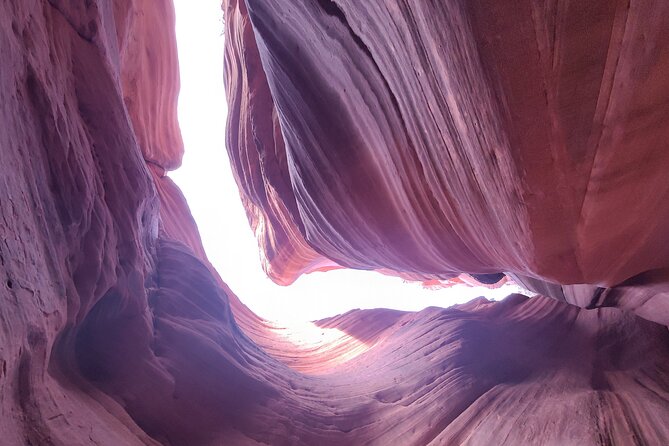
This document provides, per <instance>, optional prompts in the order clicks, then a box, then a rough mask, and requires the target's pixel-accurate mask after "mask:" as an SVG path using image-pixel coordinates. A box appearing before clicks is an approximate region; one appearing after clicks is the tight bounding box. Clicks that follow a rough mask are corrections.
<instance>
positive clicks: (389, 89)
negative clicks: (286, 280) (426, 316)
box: [227, 0, 669, 286]
mask: <svg viewBox="0 0 669 446" xmlns="http://www.w3.org/2000/svg"><path fill="white" fill-rule="evenodd" d="M359 3H360V2H356V1H346V0H336V1H331V0H320V1H306V0H304V1H289V0H282V1H276V2H264V1H259V0H248V1H247V2H246V4H247V5H248V6H249V9H248V11H246V9H245V7H244V5H242V4H238V2H236V1H230V2H228V11H227V17H228V23H229V25H230V26H229V27H228V37H229V39H228V48H229V49H228V53H227V56H228V57H227V68H228V71H229V74H228V75H227V81H228V90H229V92H230V93H229V94H230V97H231V108H230V109H231V121H230V127H232V128H230V129H229V130H230V131H229V135H230V136H229V141H228V143H229V147H230V152H231V157H232V158H233V159H235V160H236V163H235V164H234V166H235V169H236V170H237V172H238V176H239V178H240V185H241V186H242V188H243V189H244V190H245V191H246V194H247V195H248V196H251V197H253V200H254V204H255V205H256V206H261V207H263V210H264V212H265V214H266V216H263V217H262V218H260V220H261V223H260V226H263V227H266V226H270V225H271V228H272V229H271V230H270V229H264V230H263V231H262V232H263V236H265V237H271V234H272V233H273V232H274V233H281V234H288V235H289V236H290V237H291V238H290V240H289V241H288V242H285V241H284V238H285V237H283V235H282V236H281V237H276V238H275V239H274V242H273V243H268V242H264V243H263V244H262V246H263V247H266V246H267V245H271V246H272V248H273V250H274V251H276V250H277V249H278V250H279V252H280V253H281V252H286V253H290V252H292V251H295V250H296V246H301V245H302V244H304V242H305V240H306V241H307V243H308V245H309V246H311V247H312V248H313V249H314V250H315V251H317V252H319V253H321V254H322V255H324V256H325V257H327V258H330V259H333V260H335V261H336V262H337V263H339V264H341V265H347V266H353V267H357V268H372V269H379V268H386V269H389V270H395V271H402V272H404V273H415V274H423V275H427V276H428V277H442V278H448V277H449V276H453V275H455V274H457V273H459V272H461V271H468V272H479V273H490V272H499V271H511V272H515V273H519V274H524V275H530V276H534V277H541V278H544V279H546V280H549V281H553V282H556V283H593V284H597V285H600V286H614V285H617V284H619V283H620V282H622V281H624V280H626V279H628V278H630V277H633V276H635V275H637V274H641V273H643V272H645V271H648V270H652V269H657V268H664V267H667V265H668V262H669V251H668V250H667V249H668V248H667V246H669V244H668V243H667V237H668V234H669V228H668V227H667V225H668V224H669V223H668V222H669V218H668V217H669V207H668V206H667V205H666V197H667V192H668V188H669V182H668V181H666V179H665V174H664V170H665V169H664V167H665V166H667V165H668V162H669V159H668V158H667V157H668V156H669V151H667V150H666V149H667V136H668V134H667V132H669V130H667V126H666V125H665V123H666V122H667V117H668V116H669V107H667V106H666V104H667V101H668V100H669V83H668V82H666V73H667V70H669V47H668V46H667V45H665V44H664V42H666V41H667V38H668V37H669V35H668V34H669V12H668V10H667V9H668V8H669V5H667V4H666V2H661V1H646V2H628V1H613V2H611V1H595V2H577V3H570V4H568V5H567V4H564V3H561V2H553V1H546V2H532V1H523V2H520V3H517V2H506V1H504V2H487V1H474V2H459V1H440V2H427V3H426V2H418V3H417V4H415V2H405V1H382V2H366V3H365V4H364V5H362V4H359ZM251 27H253V30H254V33H253V34H252V31H251ZM254 39H255V41H254ZM586 41H587V44H585V43H584V42H586ZM256 52H257V53H256ZM258 58H260V60H258ZM261 64H262V68H263V69H264V74H263V70H261V69H260V65H261ZM263 75H265V77H264V78H263ZM268 88H269V91H270V92H271V101H270V98H269V94H270V93H268V92H267V89H268ZM245 101H246V102H245ZM277 122H278V124H277ZM261 123H264V124H261ZM233 126H238V129H237V128H235V127H233ZM277 127H280V129H281V132H282V133H281V135H280V136H279V135H278V132H277V130H276V129H277ZM233 130H238V131H237V132H235V131H233ZM236 138H239V139H236ZM284 142H285V144H284ZM251 151H252V152H253V156H255V157H256V158H253V157H252V156H251V155H249V152H251ZM242 162H243V163H244V166H243V168H240V163H242ZM277 169H278V172H277ZM267 171H269V172H267ZM277 178H281V179H282V181H283V183H285V182H287V180H286V178H289V179H290V184H291V188H290V189H287V188H286V187H284V186H283V185H282V184H283V183H282V184H277V183H278V181H277V180H276V179H277ZM260 186H264V188H261V187H260ZM263 193H264V194H265V195H264V196H266V197H269V198H267V199H268V200H270V202H269V204H266V205H263V203H262V200H261V198H262V197H261V195H262V194H263ZM274 195H276V198H275V199H274V200H273V201H272V199H273V198H274ZM258 203H259V204H258ZM281 203H283V204H285V209H287V211H288V212H289V213H290V216H291V217H292V218H291V219H287V218H285V217H281V218H279V217H278V216H277V215H278V213H277V212H276V210H275V209H276V208H277V207H278V206H279V204H281ZM249 208H250V214H251V215H252V216H253V218H252V219H255V220H254V221H257V220H258V218H259V217H257V214H258V213H259V212H258V211H257V210H256V209H255V208H254V207H253V206H249ZM282 212H283V210H282ZM281 215H283V214H281ZM614 216H615V217H614ZM284 221H290V225H284ZM640 225H643V229H641V228H640ZM294 226H297V227H298V228H300V233H299V234H295V233H294V231H292V230H291V229H290V228H293V227H294ZM622 246H624V247H625V249H624V252H623V253H622V254H621V252H620V249H619V248H618V247H622ZM277 247H278V248H277ZM286 256H290V258H291V259H293V262H294V263H296V264H297V265H299V266H296V265H293V266H291V267H290V268H289V270H290V271H296V272H300V271H301V270H302V269H303V268H310V267H309V264H308V263H307V262H306V261H302V260H301V259H300V258H299V256H292V255H290V254H286ZM275 257H276V258H277V260H276V263H277V265H280V266H282V267H283V266H284V265H285V263H286V261H285V260H283V257H282V256H281V255H277V254H275V253H274V252H272V253H268V254H267V258H268V259H269V261H270V262H272V261H273V258H275ZM278 269H281V268H278ZM269 270H270V274H271V273H272V272H273V270H272V269H271V268H269Z"/></svg>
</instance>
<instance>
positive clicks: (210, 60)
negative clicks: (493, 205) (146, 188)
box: [169, 0, 519, 321]
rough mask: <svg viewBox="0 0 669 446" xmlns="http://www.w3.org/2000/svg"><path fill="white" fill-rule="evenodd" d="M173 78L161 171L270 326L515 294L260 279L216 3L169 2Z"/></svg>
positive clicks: (352, 274) (335, 274) (209, 248)
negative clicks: (172, 110)
mask: <svg viewBox="0 0 669 446" xmlns="http://www.w3.org/2000/svg"><path fill="white" fill-rule="evenodd" d="M174 3H175V9H176V32H177V47H178V53H179V64H180V74H181V92H180V94H179V106H178V114H179V123H180V126H181V133H182V135H183V139H184V145H185V155H184V159H183V164H182V166H181V167H180V168H179V169H177V170H175V171H173V172H169V176H170V177H171V178H172V179H173V180H174V182H175V183H176V184H177V185H178V186H179V187H180V188H181V190H182V191H183V193H184V195H185V196H186V200H187V201H188V204H189V206H190V209H191V212H192V214H193V216H194V218H195V221H196V222H197V225H198V228H199V230H200V235H201V237H202V242H203V245H204V248H205V251H206V253H207V256H208V258H209V261H210V262H211V263H212V264H213V265H214V267H215V268H216V269H217V271H218V272H219V274H220V275H221V278H222V279H223V280H224V281H225V282H226V283H227V284H228V286H229V287H230V288H231V289H232V290H233V291H234V292H235V293H236V294H237V296H238V297H239V298H240V299H241V300H242V302H244V303H245V304H246V305H247V306H248V307H249V308H250V309H251V310H253V311H254V312H255V313H256V314H258V315H259V316H261V317H264V318H266V319H269V320H277V321H311V320H316V319H322V318H325V317H329V316H334V315H336V314H340V313H344V312H346V311H348V310H351V309H354V308H379V307H383V308H394V309H398V310H407V311H418V310H421V309H423V308H426V307H429V306H440V307H448V306H450V305H453V304H456V303H463V302H467V301H469V300H470V299H473V298H474V297H477V296H485V297H487V298H489V299H495V300H499V299H502V298H503V297H505V296H507V295H508V294H510V293H513V292H517V291H519V289H518V288H517V287H514V286H504V287H502V288H498V289H496V290H489V289H486V288H483V287H481V288H477V287H467V286H454V287H452V288H448V289H441V290H429V289H425V288H423V287H422V286H421V285H420V284H419V283H407V282H404V281H403V280H402V279H400V278H397V277H390V276H384V275H381V274H379V273H376V272H373V271H357V270H349V269H342V270H335V271H329V272H325V273H323V272H316V273H312V274H307V275H303V276H302V277H300V278H299V279H298V280H297V281H296V282H295V283H294V284H292V285H290V286H288V287H284V286H279V285H276V284H275V283H274V282H272V281H271V280H270V279H269V278H268V277H267V276H266V275H265V273H264V271H263V270H262V267H261V263H260V254H259V250H258V249H259V248H258V244H257V241H256V239H255V237H254V235H253V232H252V231H251V228H250V227H249V224H248V220H247V218H246V214H245V212H244V208H243V207H242V203H241V200H240V198H239V189H238V188H237V184H236V183H235V180H234V178H233V176H232V170H231V168H230V163H229V159H228V155H227V152H226V149H225V121H226V114H227V103H226V99H225V90H224V85H223V41H224V33H223V20H222V16H223V12H222V10H221V7H220V0H197V1H192V0H175V2H174Z"/></svg>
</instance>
